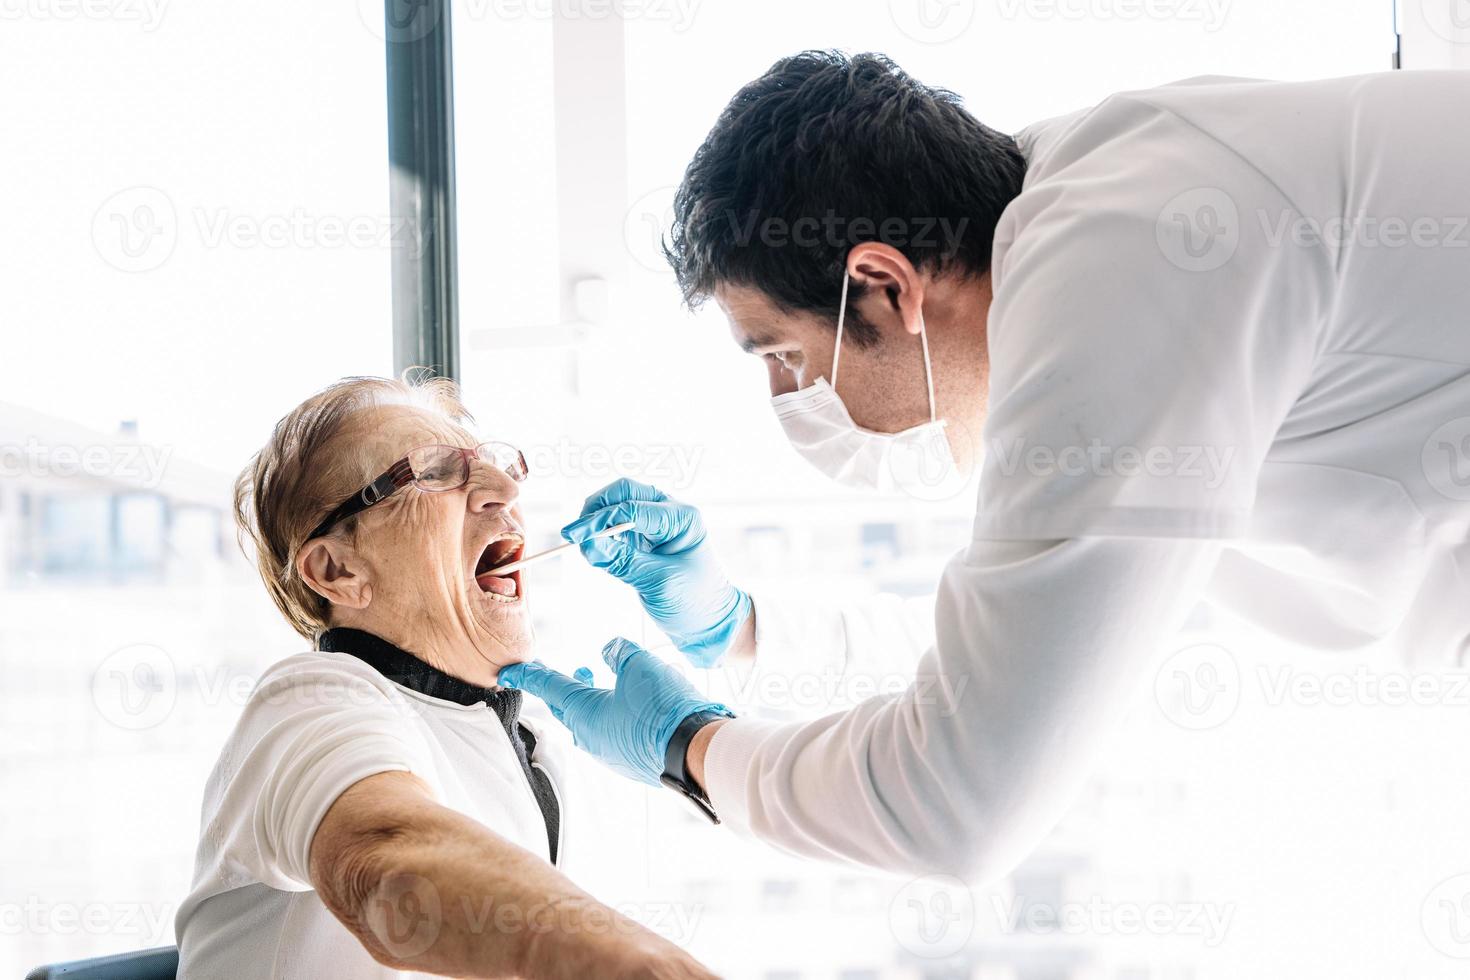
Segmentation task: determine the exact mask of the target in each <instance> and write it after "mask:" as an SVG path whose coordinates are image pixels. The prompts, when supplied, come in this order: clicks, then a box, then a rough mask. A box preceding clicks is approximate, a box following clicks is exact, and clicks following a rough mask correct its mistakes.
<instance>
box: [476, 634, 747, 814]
mask: <svg viewBox="0 0 1470 980" xmlns="http://www.w3.org/2000/svg"><path fill="white" fill-rule="evenodd" d="M602 659H603V660H604V661H605V662H606V663H607V665H608V666H609V667H611V668H612V672H613V673H614V674H615V675H617V680H616V682H615V684H614V686H613V689H612V690H610V691H609V690H605V689H599V688H597V687H594V686H593V684H592V671H590V670H588V669H587V668H586V667H579V668H578V669H577V671H576V673H574V674H573V675H572V676H571V677H568V676H566V675H565V674H562V673H558V672H557V671H555V670H552V669H551V668H550V667H548V666H546V665H545V664H543V663H541V662H540V661H539V660H538V661H533V662H531V663H523V664H512V665H511V666H509V667H504V668H502V669H501V671H500V681H499V683H500V685H501V686H502V687H510V688H516V689H518V690H522V691H526V692H527V693H529V694H534V695H536V697H538V698H540V699H541V700H543V701H545V702H546V704H547V706H548V707H550V708H551V713H552V714H554V715H555V716H556V718H557V720H558V721H560V722H561V723H562V724H563V725H566V726H567V728H569V729H571V732H572V737H573V739H574V740H575V741H576V744H577V746H578V747H579V748H582V749H585V750H586V751H587V752H588V753H590V754H591V755H592V756H593V757H594V758H596V759H597V760H598V761H600V762H602V763H604V764H605V765H607V766H608V767H610V768H611V769H613V770H614V771H616V772H620V773H622V774H623V775H624V776H627V777H629V778H630V779H636V780H638V781H639V782H642V783H649V784H651V785H654V786H657V785H659V779H658V777H659V776H660V775H661V774H662V773H663V771H664V750H665V749H666V748H668V745H669V739H670V738H671V737H673V734H674V730H675V729H676V728H678V727H679V723H680V722H682V721H683V720H684V719H685V718H688V717H689V716H690V715H692V714H694V713H695V712H697V711H715V712H719V713H721V714H729V713H730V711H729V709H728V708H726V707H725V706H724V705H723V704H719V703H717V702H714V701H710V700H707V699H706V698H704V697H703V696H701V695H700V693H699V692H698V691H696V690H695V689H694V687H693V685H691V684H690V683H689V682H688V681H687V680H685V679H684V677H683V676H682V675H681V674H680V673H679V671H678V670H677V669H675V668H674V667H672V666H670V665H669V664H666V663H664V662H663V661H662V660H660V659H659V658H658V657H655V656H654V655H653V654H651V653H649V652H648V651H647V650H645V649H643V648H642V647H640V646H639V645H638V644H636V643H633V642H632V641H630V640H625V639H623V638H621V637H619V638H617V639H615V640H612V641H610V642H609V643H608V644H607V646H605V647H603V648H602Z"/></svg>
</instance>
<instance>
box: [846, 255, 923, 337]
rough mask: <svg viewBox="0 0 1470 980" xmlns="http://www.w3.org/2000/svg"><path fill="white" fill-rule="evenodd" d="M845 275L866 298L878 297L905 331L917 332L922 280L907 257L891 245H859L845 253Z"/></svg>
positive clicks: (920, 312) (921, 320) (920, 311)
mask: <svg viewBox="0 0 1470 980" xmlns="http://www.w3.org/2000/svg"><path fill="white" fill-rule="evenodd" d="M847 274H848V275H849V276H851V277H852V281H853V282H855V283H860V284H861V285H862V286H863V287H864V288H865V289H866V290H867V291H868V294H869V295H870V296H873V297H879V296H881V297H882V298H883V303H884V305H885V306H886V307H887V308H888V309H889V310H891V311H892V312H893V313H897V314H898V316H899V318H900V319H901V321H902V323H903V328H904V330H905V331H906V332H908V333H911V334H916V333H918V332H919V327H920V325H921V324H922V323H923V315H922V311H923V309H924V277H923V276H922V275H921V274H920V273H919V270H918V269H915V268H914V264H913V263H912V262H910V261H909V260H908V258H907V256H905V255H904V254H903V253H902V252H900V251H899V250H898V249H896V248H894V247H893V246H892V245H885V244H884V243H882V242H863V243H862V244H861V245H858V246H855V247H854V248H853V250H852V251H850V252H848V253H847ZM865 312H867V313H869V314H871V313H872V312H876V311H874V310H869V311H865Z"/></svg>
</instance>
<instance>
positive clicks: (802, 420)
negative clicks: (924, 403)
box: [771, 272, 964, 500]
mask: <svg viewBox="0 0 1470 980" xmlns="http://www.w3.org/2000/svg"><path fill="white" fill-rule="evenodd" d="M848 284H849V277H848V275H847V274H846V273H845V272H844V273H843V276H842V304H841V306H840V307H839V308H838V312H837V345H836V347H835V348H834V350H833V352H832V381H831V383H830V384H829V383H828V382H827V379H826V378H818V379H817V381H816V383H815V384H813V385H811V386H810V387H808V388H802V389H800V390H798V391H791V392H787V393H786V394H784V395H777V396H775V397H774V398H772V399H771V407H772V408H774V409H775V410H776V418H777V419H779V420H780V422H781V428H782V429H783V430H784V431H785V432H786V438H787V439H789V440H790V441H791V446H792V448H793V449H795V450H796V451H797V452H798V453H799V454H801V457H802V458H803V459H805V460H806V461H807V462H808V463H811V464H812V465H813V466H815V467H816V468H817V469H819V470H821V471H822V472H823V473H825V474H826V475H827V476H829V477H831V478H832V479H833V480H836V481H837V482H838V483H841V484H842V485H844V486H849V487H855V488H857V489H860V490H876V491H878V492H880V493H892V492H893V491H895V490H902V491H904V492H906V493H909V494H912V495H913V496H916V497H920V498H922V499H925V500H940V499H943V498H945V497H949V496H952V495H953V494H954V493H956V492H957V491H958V489H959V488H960V486H962V485H963V483H964V480H963V479H962V478H961V477H960V474H959V470H958V467H956V466H955V461H954V455H953V454H952V453H951V452H950V448H949V439H948V438H946V437H945V434H944V426H945V422H944V420H943V419H941V418H938V417H937V416H936V415H935V412H934V376H933V373H932V372H931V371H930V368H929V336H928V334H927V333H926V332H925V330H924V314H923V312H922V311H920V313H919V339H920V341H921V343H922V345H923V350H924V381H925V383H926V384H927V385H928V387H929V421H928V422H924V423H922V424H920V425H916V426H914V427H913V428H910V429H904V430H903V431H902V432H873V431H871V430H869V429H863V428H860V427H859V426H858V425H857V423H856V422H854V421H853V420H852V416H851V415H849V414H848V412H847V406H846V405H844V404H843V403H842V399H841V398H839V397H838V396H837V390H836V387H835V386H836V384H837V365H838V360H839V358H840V357H841V355H842V327H843V324H844V322H845V321H846V318H847V290H848Z"/></svg>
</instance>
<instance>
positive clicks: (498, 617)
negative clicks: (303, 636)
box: [342, 405, 534, 684]
mask: <svg viewBox="0 0 1470 980" xmlns="http://www.w3.org/2000/svg"><path fill="white" fill-rule="evenodd" d="M342 438H344V439H347V440H351V441H352V442H353V451H364V452H366V453H367V458H369V459H370V460H371V462H372V469H371V474H372V475H371V476H369V477H368V479H372V478H373V477H376V476H377V475H378V474H379V473H382V472H383V471H384V470H386V469H387V468H388V467H390V466H392V465H393V464H394V463H395V462H396V461H397V460H399V459H402V458H403V457H404V456H405V455H407V454H408V452H409V451H410V450H412V449H416V448H418V447H420V446H426V445H432V444H442V445H448V446H458V447H462V448H465V449H473V448H474V447H475V446H476V445H478V444H479V443H480V442H482V441H483V440H481V439H477V438H476V437H475V436H474V435H473V434H472V433H470V432H468V431H466V430H465V429H463V428H462V427H460V426H457V425H455V424H454V423H452V422H450V421H449V420H447V419H445V418H443V417H442V416H440V415H438V414H436V413H434V412H431V411H427V410H425V409H421V408H417V407H412V406H406V405H390V406H382V407H379V408H374V409H369V410H367V411H364V412H363V413H362V415H361V416H360V417H359V418H358V419H357V420H355V422H354V424H353V425H351V426H350V427H349V429H348V431H346V432H344V434H343V436H342ZM364 482H366V481H364ZM519 495H520V485H519V484H518V483H517V482H516V481H515V479H514V478H512V477H511V476H510V475H509V474H507V473H506V472H505V471H504V470H502V469H499V468H497V467H496V466H494V465H493V464H491V463H488V462H486V461H484V460H482V459H479V458H473V459H472V460H471V462H470V477H469V482H468V483H467V484H466V485H465V486H463V487H461V488H460V489H458V490H450V491H445V492H439V493H428V492H424V491H422V490H419V489H418V488H417V487H415V486H412V485H410V486H406V487H404V488H403V489H401V490H399V491H398V492H397V493H395V494H394V495H392V496H391V497H389V498H388V499H387V500H384V501H383V502H381V503H379V504H377V505H375V506H373V507H370V508H368V509H367V510H366V511H364V512H362V514H360V515H359V516H358V525H357V534H356V546H355V548H354V549H353V550H354V551H355V553H356V554H357V556H358V558H359V561H360V562H361V563H362V565H363V566H364V569H365V572H364V574H365V575H366V579H367V584H368V591H369V600H368V602H367V604H366V606H365V607H363V608H362V609H360V610H355V611H354V613H355V615H354V617H353V618H354V620H355V622H353V623H352V625H355V626H359V627H360V628H362V629H366V630H368V631H369V632H373V633H376V634H377V635H379V636H382V637H384V638H385V639H388V640H390V641H391V642H394V643H396V644H398V645H399V646H400V647H402V648H403V649H405V650H408V651H409V652H411V653H415V654H419V655H420V656H423V655H425V654H427V653H431V652H432V653H435V654H437V655H438V656H440V657H443V656H445V655H446V654H450V653H452V654H454V655H455V656H456V662H455V663H454V664H453V666H454V667H455V668H457V672H458V673H460V674H461V675H463V674H465V673H472V674H475V675H476V676H464V679H465V680H468V681H471V682H474V683H481V684H490V683H493V682H494V679H495V676H496V675H497V674H498V673H499V669H500V668H501V667H503V666H506V665H508V664H512V663H518V662H520V661H523V660H528V659H530V657H531V646H532V642H533V638H534V636H533V631H532V627H531V617H530V613H529V612H528V610H527V605H526V596H525V593H524V588H525V585H524V582H523V581H522V580H521V576H520V574H519V573H513V574H512V575H510V576H509V577H495V576H493V575H485V574H483V572H484V570H485V568H486V567H487V566H488V565H490V564H504V563H505V562H508V561H514V560H515V559H516V558H518V557H520V554H521V550H522V547H523V542H524V525H523V523H522V519H521V512H520V508H519V507H517V506H516V501H517V499H518V497H519ZM477 571H478V572H481V573H482V574H481V575H480V577H479V579H478V580H477V579H476V572H477ZM460 651H473V656H472V660H473V661H474V662H473V663H471V664H468V665H467V664H464V663H461V662H459V660H460V659H461V658H459V657H458V653H459V652H460ZM438 666H441V667H444V666H446V665H445V664H438Z"/></svg>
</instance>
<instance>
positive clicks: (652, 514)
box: [561, 479, 751, 667]
mask: <svg viewBox="0 0 1470 980" xmlns="http://www.w3.org/2000/svg"><path fill="white" fill-rule="evenodd" d="M627 521H632V522H633V523H634V524H635V525H636V526H635V527H634V528H633V530H631V531H627V532H625V533H623V534H615V535H613V536H612V537H609V538H597V539H595V540H589V536H590V535H592V534H594V533H596V532H598V531H601V530H603V529H604V528H609V527H612V526H613V525H614V524H622V523H625V522H627ZM561 536H562V537H564V538H566V539H567V540H568V541H574V542H576V543H577V544H578V545H580V546H581V549H582V557H584V558H586V559H587V561H588V562H589V563H591V564H592V565H593V566H594V567H596V568H601V569H604V570H606V571H607V572H608V574H610V575H613V576H614V577H616V578H619V579H621V580H622V581H624V582H627V583H628V584H629V585H631V586H632V587H633V588H634V589H635V590H637V592H638V598H639V599H641V600H642V601H643V608H644V610H646V611H647V613H648V615H649V616H650V617H652V618H653V621H654V622H655V623H657V624H658V627H659V629H661V630H663V631H664V632H665V633H666V634H668V637H669V639H671V640H673V641H674V645H675V646H677V647H678V648H679V649H680V650H682V651H683V652H684V654H685V655H686V656H687V657H688V658H689V661H690V662H691V663H693V664H694V665H695V666H697V667H711V666H713V665H715V664H716V663H718V662H719V660H720V658H721V657H723V656H724V655H725V652H726V651H727V650H729V649H730V646H731V644H732V643H733V642H734V640H735V637H736V636H737V635H738V634H739V633H740V627H742V626H744V625H745V621H746V620H747V619H749V618H750V610H751V603H750V596H748V595H746V594H745V593H744V592H742V591H740V590H739V589H737V588H735V586H733V585H731V584H730V580H729V579H727V578H725V572H724V570H723V569H721V568H720V563H719V561H718V560H716V558H715V556H714V552H713V549H712V548H710V546H709V545H708V544H706V543H705V540H704V539H705V530H704V519H703V518H701V517H700V516H699V511H698V510H697V509H696V508H694V507H691V506H689V505H688V504H681V503H680V502H679V501H677V500H674V499H672V498H670V497H669V496H667V495H666V494H664V493H663V491H661V490H659V489H657V488H655V487H650V486H648V485H646V484H643V483H638V482H636V481H634V480H626V479H624V480H616V481H614V482H612V483H609V484H608V485H607V486H605V487H603V488H602V489H601V490H599V491H598V492H597V493H595V494H593V495H592V496H590V497H588V498H587V502H586V503H585V504H583V505H582V516H581V517H579V518H578V519H577V520H575V521H573V522H572V523H570V524H568V525H567V526H566V527H564V528H562V530H561Z"/></svg>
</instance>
